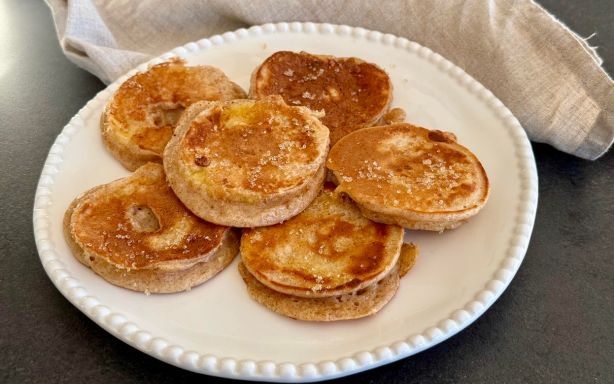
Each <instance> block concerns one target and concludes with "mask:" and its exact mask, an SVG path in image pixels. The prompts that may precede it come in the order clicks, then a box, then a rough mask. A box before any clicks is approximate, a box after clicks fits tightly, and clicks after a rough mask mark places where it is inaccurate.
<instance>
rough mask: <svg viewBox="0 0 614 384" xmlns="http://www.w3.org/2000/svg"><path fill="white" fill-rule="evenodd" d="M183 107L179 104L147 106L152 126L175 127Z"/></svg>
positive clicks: (168, 103)
mask: <svg viewBox="0 0 614 384" xmlns="http://www.w3.org/2000/svg"><path fill="white" fill-rule="evenodd" d="M184 110H185V107H184V106H183V105H181V104H179V103H171V102H161V103H157V104H152V105H150V106H149V114H148V115H149V119H150V122H151V124H152V125H154V126H156V127H158V128H159V127H164V126H166V125H171V126H175V125H176V124H177V122H178V121H179V118H180V117H181V114H182V113H183V111H184Z"/></svg>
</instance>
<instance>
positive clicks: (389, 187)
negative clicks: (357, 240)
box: [327, 123, 489, 213]
mask: <svg viewBox="0 0 614 384" xmlns="http://www.w3.org/2000/svg"><path fill="white" fill-rule="evenodd" d="M327 167H328V168H329V169H330V170H332V171H333V172H334V174H335V176H336V178H337V181H338V182H339V185H340V187H341V189H342V190H343V191H345V192H347V193H348V194H350V196H352V198H353V199H354V200H356V201H357V202H359V203H361V204H362V203H365V204H367V203H368V204H369V206H370V207H373V206H376V205H377V206H383V207H387V208H390V209H398V210H405V211H414V212H426V213H448V212H460V211H464V210H469V209H472V208H475V207H478V206H480V205H483V204H484V202H485V200H486V199H487V196H488V191H489V189H488V188H489V186H488V178H487V176H486V173H485V171H484V168H483V167H482V165H481V164H480V162H479V160H478V159H477V158H476V157H475V155H473V153H471V152H470V151H469V150H467V149H466V148H465V147H463V146H461V145H459V144H457V143H456V137H454V135H453V134H450V133H447V132H441V131H430V130H428V129H425V128H420V127H415V126H412V125H410V124H404V123H401V124H393V125H389V126H382V127H372V128H365V129H362V130H359V131H356V132H353V133H352V134H350V135H348V136H346V137H344V138H343V139H342V140H340V141H339V142H338V143H337V144H336V145H335V146H334V147H333V148H332V149H331V152H330V156H329V158H328V162H327ZM371 209H374V208H371Z"/></svg>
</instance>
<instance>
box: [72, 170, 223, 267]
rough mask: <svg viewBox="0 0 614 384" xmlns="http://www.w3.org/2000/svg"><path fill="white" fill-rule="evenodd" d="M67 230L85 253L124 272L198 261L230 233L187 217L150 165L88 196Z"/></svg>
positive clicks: (80, 203) (96, 189) (84, 198)
mask: <svg viewBox="0 0 614 384" xmlns="http://www.w3.org/2000/svg"><path fill="white" fill-rule="evenodd" d="M69 229H70V232H71V235H72V237H73V238H74V240H75V242H77V244H78V245H79V246H80V247H81V248H83V250H84V251H85V253H87V254H90V255H98V256H101V257H104V258H105V259H106V260H107V261H108V262H109V263H111V264H112V265H114V266H116V267H118V268H126V269H144V268H149V267H155V266H164V265H166V266H173V265H183V264H186V263H188V264H189V263H190V262H197V261H203V260H202V258H203V256H206V255H208V254H209V253H210V252H211V251H212V250H214V249H215V248H217V247H218V246H219V245H220V242H221V241H222V237H223V236H224V234H225V233H226V231H228V230H229V228H228V227H223V226H218V225H215V224H211V223H208V222H206V221H204V220H201V219H199V218H198V217H196V216H194V215H193V214H192V213H191V212H190V211H188V210H187V209H186V208H185V206H184V205H183V204H182V203H181V202H180V201H179V200H178V199H177V197H176V196H175V194H174V193H173V192H172V190H171V189H170V187H169V186H168V184H167V182H166V180H165V177H164V172H163V169H162V166H161V165H158V164H153V163H150V164H147V165H145V166H143V167H141V168H139V169H138V170H137V171H136V172H135V173H134V174H133V175H131V176H129V177H127V178H124V179H120V180H117V181H115V182H112V183H110V184H107V185H104V186H101V187H97V188H95V189H93V190H91V191H89V192H87V193H86V194H85V195H84V196H82V197H81V198H80V201H79V203H78V204H77V205H76V206H75V208H74V210H73V212H72V214H71V217H70V222H69Z"/></svg>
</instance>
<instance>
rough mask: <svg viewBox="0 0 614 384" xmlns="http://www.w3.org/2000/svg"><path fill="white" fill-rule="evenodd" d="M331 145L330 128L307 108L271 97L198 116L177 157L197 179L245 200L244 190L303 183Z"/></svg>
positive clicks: (223, 193)
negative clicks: (242, 193)
mask: <svg viewBox="0 0 614 384" xmlns="http://www.w3.org/2000/svg"><path fill="white" fill-rule="evenodd" d="M327 145H328V130H327V129H326V127H324V126H322V124H320V123H319V121H318V120H317V119H316V118H315V117H313V116H312V115H311V113H310V112H309V111H308V110H306V109H304V108H296V107H291V106H288V105H286V104H285V103H284V102H283V100H282V99H281V98H279V97H270V98H265V99H262V100H258V101H254V100H241V101H240V102H232V103H225V104H219V105H216V106H215V107H213V108H211V109H210V110H208V111H207V112H206V113H203V114H200V115H198V116H197V117H196V118H195V119H194V120H193V121H192V122H191V124H190V126H189V128H188V130H187V132H186V133H185V136H184V137H183V140H182V142H181V144H180V146H181V149H180V152H179V156H180V158H181V161H182V163H183V166H184V167H185V169H186V172H187V173H189V174H190V175H191V176H190V177H192V178H193V179H194V183H195V184H204V185H206V188H207V189H209V190H211V191H212V194H214V195H216V194H217V195H219V196H228V198H229V199H233V198H234V199H241V196H242V195H241V192H244V193H247V194H255V195H266V194H271V193H278V192H281V191H284V190H289V189H292V188H294V187H297V186H300V185H301V184H302V183H304V182H305V180H307V179H309V178H310V177H313V175H315V174H316V172H317V171H318V169H319V168H320V165H321V164H322V163H323V159H324V156H325V154H326V153H327V150H328V148H327ZM233 191H234V192H235V193H239V195H235V196H234V197H233V196H232V195H231V194H232V192H233Z"/></svg>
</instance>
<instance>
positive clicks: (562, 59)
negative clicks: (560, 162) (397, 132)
mask: <svg viewBox="0 0 614 384" xmlns="http://www.w3.org/2000/svg"><path fill="white" fill-rule="evenodd" d="M47 2H48V4H49V6H50V7H51V10H52V13H53V18H54V22H55V25H56V29H57V32H58V37H59V40H60V43H61V46H62V49H63V50H64V52H65V54H66V56H67V57H68V58H69V59H70V60H71V61H73V62H74V63H75V64H77V65H78V66H80V67H82V68H84V69H86V70H88V71H90V72H92V73H93V74H94V75H96V76H98V77H99V78H100V79H101V80H103V81H104V82H106V83H109V82H111V81H113V80H115V79H116V78H118V77H119V76H121V75H122V74H124V73H125V72H126V71H128V70H129V69H131V68H133V67H134V66H136V65H138V64H139V63H142V62H144V61H146V60H149V59H151V58H152V57H155V56H157V55H160V54H162V53H164V52H166V51H168V50H170V49H172V48H173V47H176V46H179V45H183V44H185V43H187V42H190V41H195V40H198V39H201V38H204V37H208V36H211V35H213V34H217V33H223V32H226V31H229V30H235V29H238V28H241V27H249V26H250V25H256V24H263V23H267V22H280V21H312V22H328V23H333V24H347V25H351V26H360V27H363V28H367V29H373V30H378V31H381V32H385V33H392V34H394V35H397V36H402V37H406V38H408V39H410V40H413V41H416V42H417V43H419V44H422V45H424V46H427V47H429V48H431V49H432V50H434V51H436V52H438V53H440V54H441V55H442V56H444V57H446V58H448V59H449V60H451V61H452V62H454V63H455V64H456V65H458V66H460V67H461V68H463V69H464V70H465V71H466V72H467V73H469V74H470V75H471V76H473V77H474V78H476V79H477V80H478V81H479V82H481V83H482V84H484V86H486V87H487V88H489V89H490V90H491V91H492V92H493V93H494V94H495V95H496V96H497V97H498V98H499V99H501V101H502V102H503V103H504V104H506V106H507V107H508V108H510V110H511V111H512V112H513V113H514V115H515V116H516V117H517V118H518V119H519V120H520V122H521V124H522V125H523V127H524V128H525V130H526V131H527V133H528V135H529V137H530V138H531V139H532V140H534V141H537V142H544V143H549V144H551V145H553V146H554V147H555V148H557V149H559V150H561V151H564V152H567V153H570V154H573V155H576V156H579V157H582V158H585V159H591V160H593V159H596V158H598V157H599V156H601V155H603V154H604V153H605V152H606V151H607V150H608V149H609V147H610V146H611V145H612V142H613V141H614V82H613V81H612V79H611V78H610V77H609V76H608V74H607V73H606V72H605V71H604V70H603V69H602V68H601V66H600V65H601V59H600V58H599V56H598V55H597V53H596V51H595V50H594V49H593V48H592V47H591V46H590V45H589V44H588V43H587V42H586V40H585V39H583V38H581V37H579V36H578V35H576V34H575V33H573V32H572V31H571V30H569V28H567V27H566V26H565V25H564V24H562V23H561V22H560V21H558V20H557V19H556V18H555V17H554V16H552V15H550V14H549V13H548V12H547V11H545V10H544V9H543V8H542V7H541V6H539V5H538V4H536V3H535V2H533V1H531V0H433V1H428V2H425V1H420V0H389V1H386V2H372V1H368V0H355V1H352V0H340V1H320V0H289V1H282V0H259V1H254V2H245V1H241V0H226V1H224V0H210V1H199V0H185V1H182V2H180V3H174V2H168V1H165V0H146V1H140V2H131V1H100V0H72V1H69V2H67V1H66V0H47ZM316 53H317V52H316Z"/></svg>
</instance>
